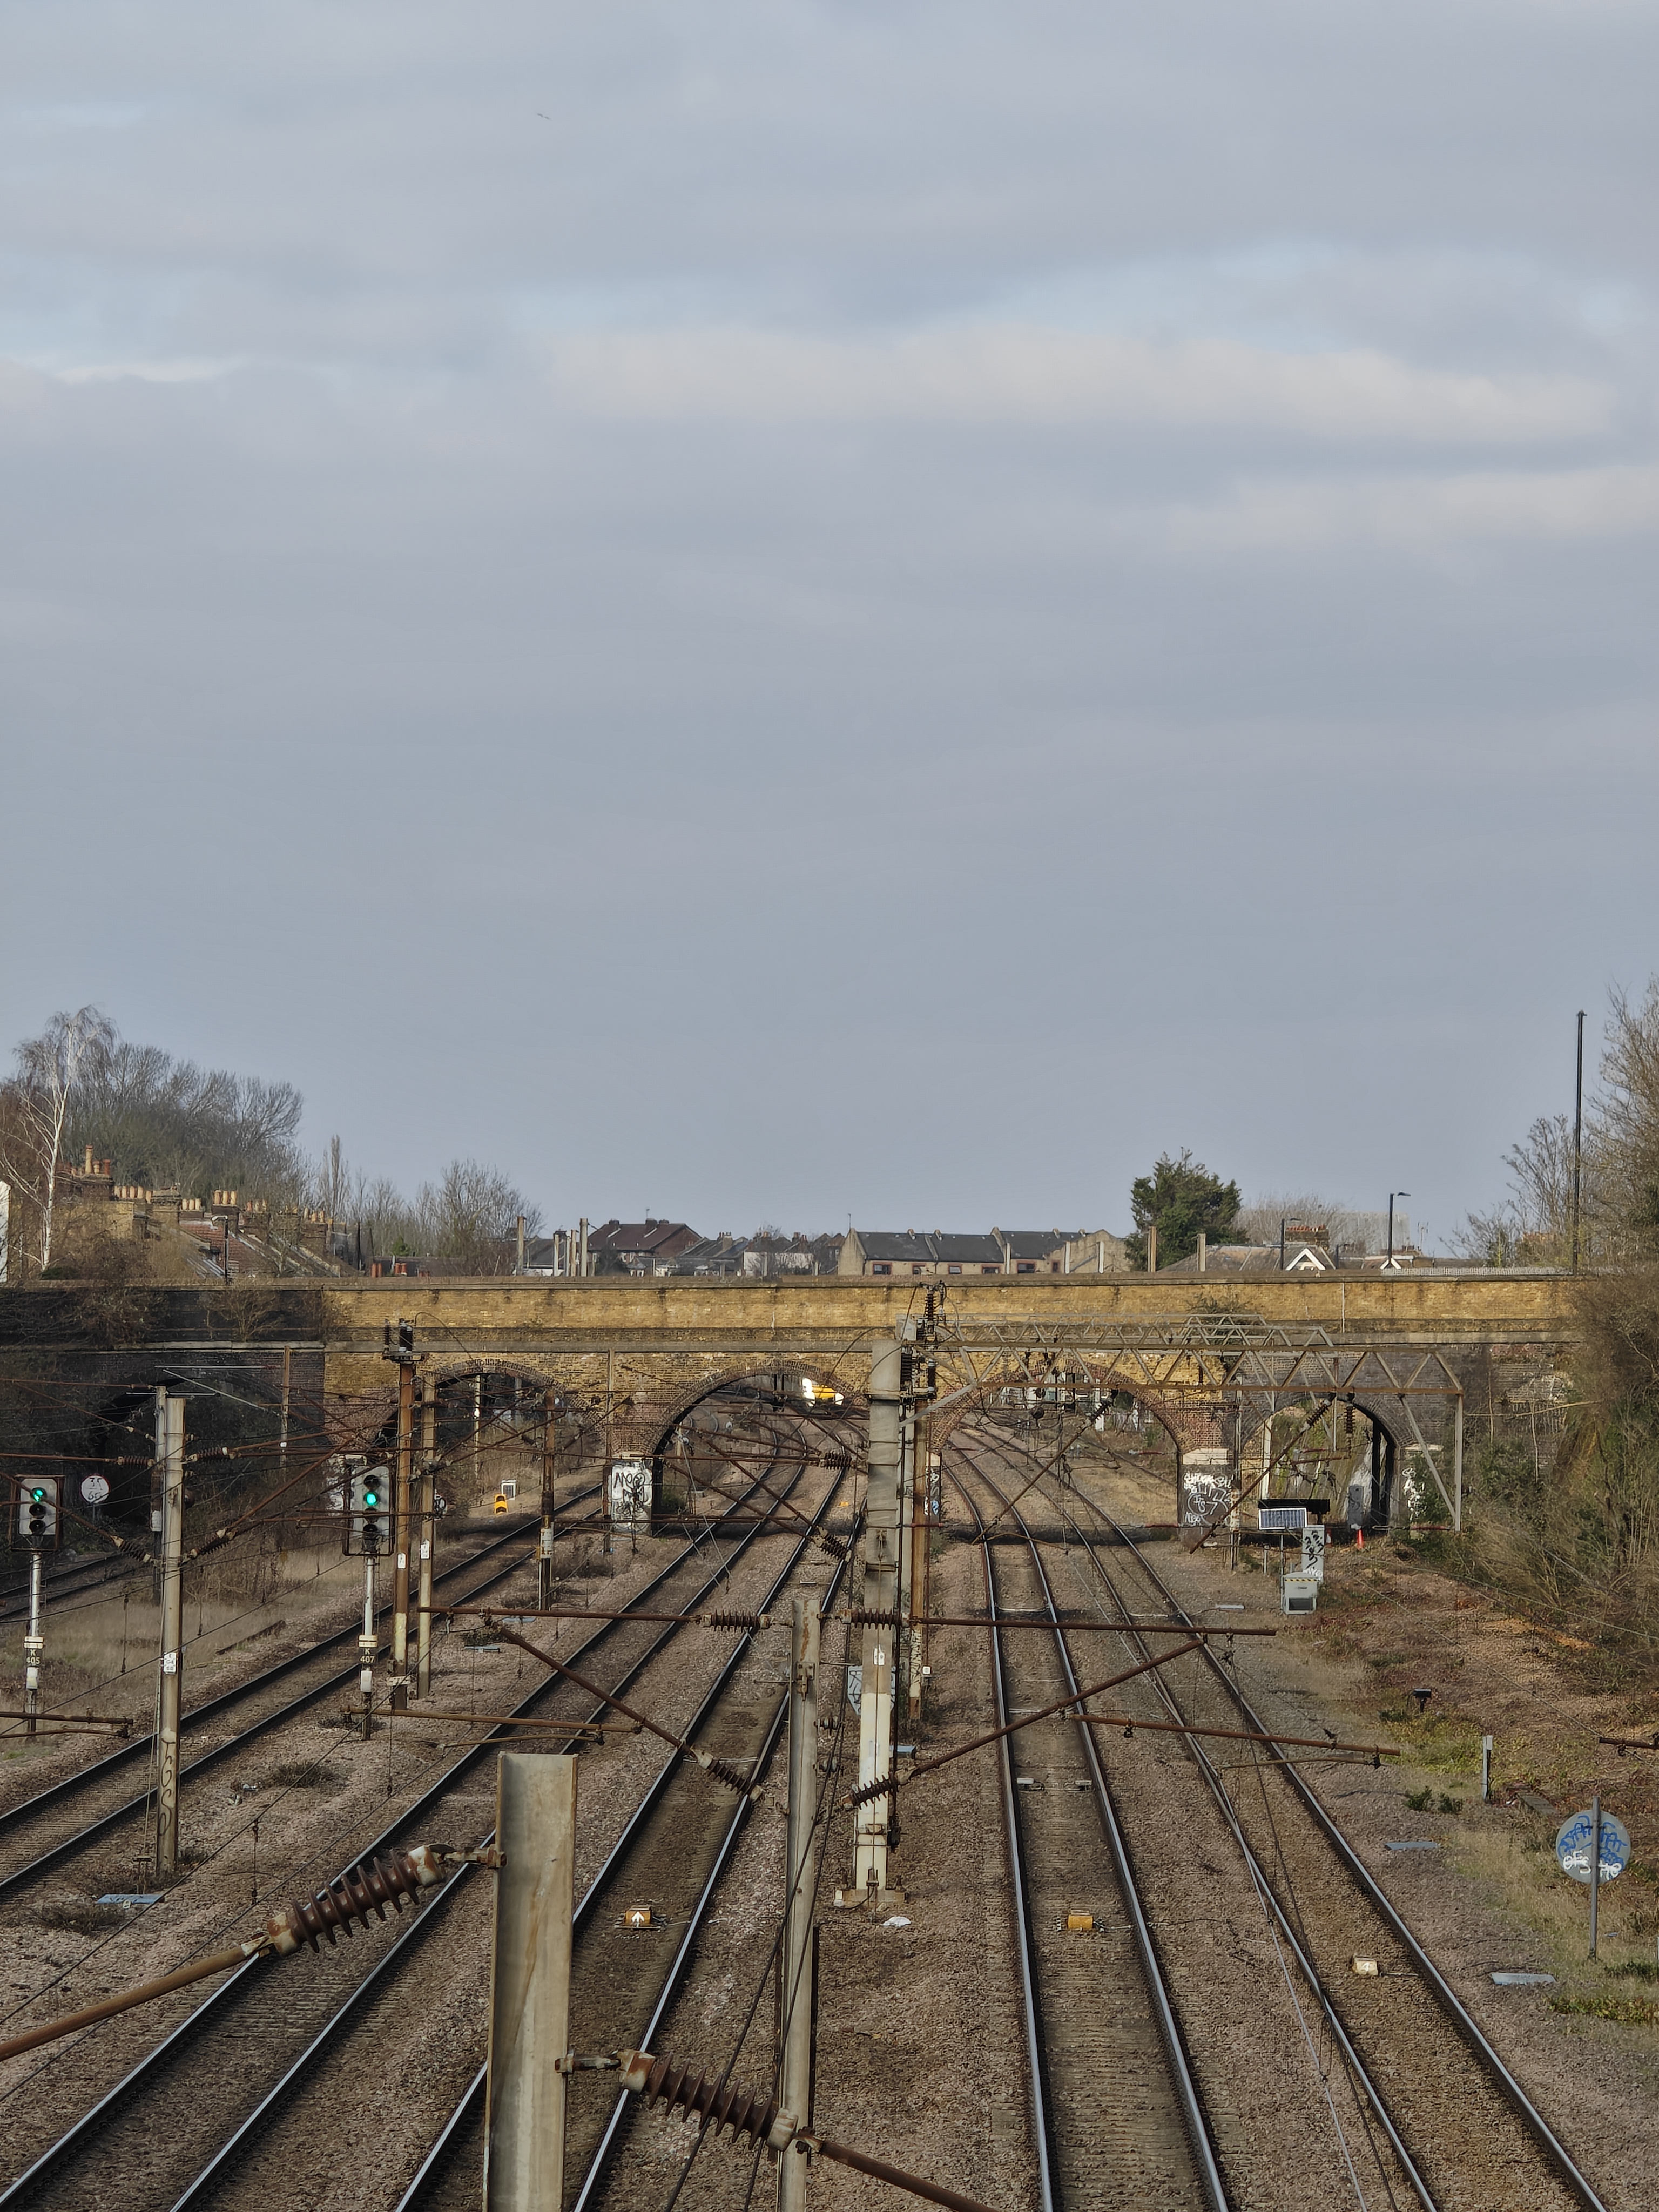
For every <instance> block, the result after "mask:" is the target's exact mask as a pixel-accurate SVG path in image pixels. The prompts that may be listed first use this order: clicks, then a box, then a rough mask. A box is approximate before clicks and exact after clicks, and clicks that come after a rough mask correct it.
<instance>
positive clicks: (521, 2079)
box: [483, 1751, 576, 2212]
mask: <svg viewBox="0 0 1659 2212" xmlns="http://www.w3.org/2000/svg"><path fill="white" fill-rule="evenodd" d="M495 1790H496V1795H495V1843H496V1846H497V1848H498V1849H499V1850H500V1851H501V1855H502V1858H503V1861H504V1863H503V1865H502V1868H501V1872H500V1874H499V1875H497V1876H496V1878H495V1880H496V1888H495V1946H494V1949H493V1951H492V1954H491V1957H490V1972H489V2082H488V2088H487V2104H486V2109H485V2118H484V2189H483V2201H484V2212H560V2208H561V2205H562V2202H563V2197H564V2106H565V2081H566V2076H565V2075H564V2074H563V2073H562V2071H560V2070H559V2069H561V2067H562V2063H563V2061H564V2058H565V2056H566V2054H567V2052H568V2051H569V2048H570V1913H571V1905H572V1902H573V1899H574V1881H573V1879H572V1870H573V1864H574V1857H575V1842H576V1762H575V1760H574V1759H562V1758H550V1757H546V1756H538V1754H536V1753H529V1752H514V1751H505V1752H503V1753H501V1762H500V1765H499V1767H498V1769H497V1779H496V1785H495Z"/></svg>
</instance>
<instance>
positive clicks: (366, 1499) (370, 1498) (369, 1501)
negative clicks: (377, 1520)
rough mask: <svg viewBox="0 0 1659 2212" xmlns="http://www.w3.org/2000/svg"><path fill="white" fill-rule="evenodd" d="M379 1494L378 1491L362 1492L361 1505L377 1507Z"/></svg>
mask: <svg viewBox="0 0 1659 2212" xmlns="http://www.w3.org/2000/svg"><path fill="white" fill-rule="evenodd" d="M363 1503H364V1504H365V1505H378V1504H380V1492H379V1491H378V1490H366V1491H364V1492H363Z"/></svg>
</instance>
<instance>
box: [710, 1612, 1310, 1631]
mask: <svg viewBox="0 0 1659 2212" xmlns="http://www.w3.org/2000/svg"><path fill="white" fill-rule="evenodd" d="M698 1618H699V1619H701V1618H702V1616H701V1614H700V1615H699V1616H698ZM836 1620H844V1621H846V1622H848V1625H849V1626H852V1627H854V1628H908V1626H910V1624H909V1622H908V1620H905V1619H904V1617H903V1616H902V1614H900V1613H870V1612H867V1611H866V1610H865V1609H864V1608H863V1607H856V1606H855V1607H852V1608H851V1609H850V1610H848V1612H846V1613H837V1614H836ZM917 1625H918V1626H921V1623H920V1622H918V1624H917ZM927 1626H928V1627H929V1628H995V1629H999V1630H1000V1629H1005V1628H1040V1629H1042V1631H1043V1632H1044V1633H1045V1634H1047V1635H1049V1636H1052V1635H1053V1634H1054V1627H1055V1623H1054V1621H1052V1620H1049V1619H1048V1615H1047V1614H1046V1613H1044V1614H1033V1615H1032V1616H1031V1618H1030V1620H1010V1619H1009V1618H1008V1617H1007V1616H1006V1614H1004V1613H996V1614H992V1613H934V1614H933V1616H932V1617H931V1618H930V1619H929V1620H928V1621H927ZM1059 1626H1060V1628H1061V1629H1063V1630H1064V1632H1066V1635H1067V1636H1073V1635H1080V1636H1135V1635H1152V1634H1157V1635H1161V1636H1277V1635H1278V1633H1279V1631H1278V1630H1277V1629H1276V1628H1225V1627H1223V1628H1207V1627H1200V1626H1194V1623H1193V1622H1191V1621H1190V1620H1062V1621H1060V1623H1059Z"/></svg>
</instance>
